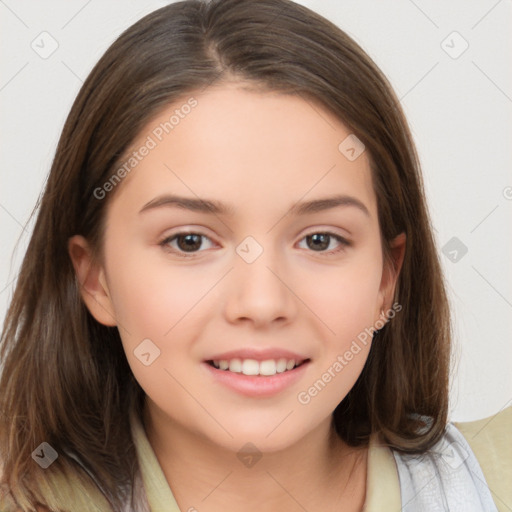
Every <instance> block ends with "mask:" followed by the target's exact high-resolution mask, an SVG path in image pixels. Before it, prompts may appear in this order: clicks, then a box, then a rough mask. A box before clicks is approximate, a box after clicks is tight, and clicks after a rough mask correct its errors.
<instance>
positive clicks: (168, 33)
mask: <svg viewBox="0 0 512 512" xmlns="http://www.w3.org/2000/svg"><path fill="white" fill-rule="evenodd" d="M233 79H236V80H238V81H241V82H243V83H246V84H249V85H251V84H252V85H253V86H254V87H262V89H263V90H268V91H280V92H283V93H286V94H299V95H301V96H302V97H303V98H305V99H308V100H311V101H316V102H318V103H319V104H321V105H323V106H324V107H325V108H327V109H328V110H329V111H331V112H332V113H334V114H335V115H336V116H337V117H338V118H339V119H340V120H341V121H342V122H343V123H344V124H345V125H346V126H347V127H348V128H349V129H350V131H351V132H352V133H354V134H355V135H356V136H357V137H358V138H359V139H360V140H361V141H362V142H363V143H364V144H365V146H366V149H367V151H368V154H369V157H370V162H371V171H372V180H373V185H374V188H375V192H376V196H377V203H378V212H379V223H380V228H381V235H382V241H383V251H384V254H385V255H386V256H389V254H390V246H389V242H390V241H391V240H392V239H393V238H394V237H395V236H396V235H398V234H399V233H401V232H404V233H405V234H406V237H407V239H406V249H405V257H404V261H403V266H402V269H401V272H400V277H399V280H398V283H397V287H396V290H395V300H396V301H397V302H398V303H400V304H401V305H402V306H403V309H402V311H401V312H400V313H399V314H398V315H396V317H395V318H393V320H392V321H390V322H388V323H387V324H386V325H385V326H384V327H383V328H382V329H381V330H380V331H379V333H378V334H377V335H376V338H375V342H374V343H373V345H372V348H371V350H370V354H369V357H368V360H367V362H366V365H365V367H364V369H363V371H362V373H361V375H360V377H359V379H358V380H357V382H356V384H355V385H354V387H353V389H352V390H351V391H350V392H349V394H348V395H347V396H346V398H345V399H344V400H343V401H342V402H341V403H340V404H339V406H338V407H337V408H336V410H335V411H334V414H333V422H334V426H335V428H336V431H337V432H338V434H339V435H340V436H341V438H343V439H344V440H345V441H346V442H347V443H349V444H351V445H358V444H361V443H367V442H368V438H369V435H370V434H371V433H372V432H374V431H380V432H382V434H383V437H384V439H385V440H386V441H387V443H388V444H389V446H391V447H393V448H395V449H397V450H401V451H406V452H422V451H424V450H426V449H427V448H429V447H430V446H432V445H433V444H434V443H435V442H436V441H437V440H438V439H439V438H440V436H441V435H442V433H443V431H444V428H445V425H446V422H447V409H448V373H449V356H450V336H451V327H450V317H449V309H448V302H447V298H446V293H445V285H444V282H443V276H442V273H441V269H440V263H439V260H438V256H437V252H436V248H435V244H434V240H433V235H432V227H431V225H430V220H429V216H428V211H427V206H426V201H425V198H424V192H423V184H422V178H421V175H420V170H419V162H418V157H417V154H416V151H415V148H414V144H413V141H412V137H411V134H410V131H409V128H408V125H407V122H406V120H405V118H404V115H403V113H402V110H401V108H400V104H399V101H398V99H397V97H396V96H395V94H394V93H393V91H392V89H391V86H390V84H389V83H388V81H387V79H386V78H385V77H384V76H383V74H382V73H381V71H380V70H379V69H378V68H377V66H376V65H375V64H374V63H373V61H372V60H371V59H370V58H369V57H368V56H367V55H366V53H365V52H364V51H363V50H362V49H361V48H360V47H359V46H358V45H357V44H356V43H355V42H354V41H353V40H352V39H351V38H350V37H349V36H347V35H346V34H345V33H344V32H343V31H341V30H340V29H339V28H338V27H336V26H335V25H334V24H332V23H331V22H329V21H327V20H326V19H324V18H322V17H321V16H319V15H317V14H316V13H314V12H312V11H310V10H309V9H307V8H305V7H302V6H300V5H297V4H295V3H293V2H291V1H289V0H258V1H254V0H213V1H211V2H209V3H206V2H204V1H198V0H189V1H184V2H178V3H174V4H171V5H168V6H166V7H164V8H161V9H159V10H157V11H155V12H153V13H151V14H149V15H148V16H146V17H144V18H143V19H141V20H140V21H138V22H137V23H136V24H134V25H133V26H132V27H130V28H129V29H127V30H126V31H125V32H124V33H123V34H122V35H121V36H120V37H119V38H118V39H117V40H116V41H115V42H114V43H113V44H112V46H111V47H110V48H109V49H108V50H107V52H106V53H105V54H104V55H103V57H102V58H101V60H100V61H99V62H98V63H97V65H96V66H95V67H94V69H93V70H92V72H91V73H90V75H89V77H88V78H87V80H86V81H85V83H84V85H83V87H82V88H81V90H80V92H79V94H78V96H77V98H76V100H75V102H74V104H73V107H72V109H71V112H70V114H69V116H68V118H67V121H66V123H65V126H64V128H63V131H62V135H61V138H60V141H59V144H58V147H57V151H56V155H55V159H54V161H53V165H52V168H51V171H50V174H49V178H48V181H47V184H46V188H45V191H44V194H43V195H42V197H41V198H40V201H39V202H38V205H37V206H38V207H39V212H38V214H37V222H36V224H35V228H34V230H33V234H32V237H31V239H30V243H29V246H28V249H27V251H26V255H25V258H24V260H23V263H22V266H21V271H20V273H19V277H18V281H17V283H16V288H15V292H14V296H13V299H12V302H11V304H10V307H9V310H8V313H7V317H6V321H5V325H4V330H3V333H2V338H1V351H0V358H1V359H0V362H1V364H3V372H2V375H1V380H0V386H1V390H2V392H1V397H0V412H1V414H0V427H1V428H0V459H1V460H2V462H3V465H4V474H3V477H2V480H0V483H4V484H5V485H7V489H8V490H9V491H10V493H11V495H12V497H13V499H14V500H15V501H16V502H17V503H18V504H19V506H20V507H21V508H22V509H23V510H33V508H31V507H33V506H34V503H35V502H39V503H42V504H45V505H51V504H52V505H51V507H52V508H54V507H56V506H57V505H56V502H55V501H51V499H50V498H49V497H48V495H47V494H46V495H45V493H44V492H43V484H42V481H43V479H46V478H48V477H49V475H52V474H65V475H74V476H76V477H80V478H81V479H82V482H86V481H87V478H88V477H87V476H86V473H84V469H85V470H86V471H87V472H88V473H90V474H91V475H94V476H95V477H96V478H97V480H98V481H100V482H102V485H103V489H102V492H103V493H104V494H105V496H107V497H108V499H109V501H110V503H111V506H112V509H113V510H121V505H122V503H123V501H124V500H125V498H126V496H125V495H124V494H123V492H121V489H126V488H130V485H131V483H133V479H134V475H135V474H136V472H137V463H136V455H135V451H134V445H133V441H132V439H131V433H130V429H129V417H128V411H129V408H130V407H131V406H135V407H136V408H137V411H138V413H139V414H140V411H141V407H142V403H143V399H144V393H143V390H142V388H141V387H140V386H139V385H138V383H137V382H136V380H135V379H134V377H133V374H132V373H131V370H130V368H129V366H128V363H127V360H126V356H125V354H124V351H123V348H122V345H121V340H120V337H119V333H118V331H117V328H113V327H106V326H104V325H100V324H99V323H98V322H96V321H95V320H94V319H93V317H92V316H91V314H90V313H89V312H88V310H87V308H86V307H85V305H84V303H83V301H82V299H81V296H80V288H79V286H80V285H79V283H78V282H77V279H76V276H75V273H74V269H73V266H72V263H71V260H70V257H69V255H68V251H67V242H68V239H69V238H70V237H71V236H72V235H75V234H81V235H83V236H84V237H86V238H87V239H88V240H89V242H90V243H91V244H92V246H93V247H94V249H95V252H96V254H97V256H98V258H101V249H102V238H103V227H104V226H103V222H104V219H105V211H106V210H105V209H106V207H107V204H108V200H109V199H110V198H111V197H112V195H113V193H111V194H110V195H109V196H108V197H107V198H106V199H105V200H103V201H101V200H98V199H97V198H96V197H95V195H94V190H95V189H96V188H97V187H101V186H102V184H104V183H105V182H106V181H107V180H108V179H109V178H110V177H111V176H112V174H113V170H114V169H115V166H116V164H117V163H118V162H119V161H120V159H121V157H122V156H123V153H125V152H126V151H127V150H128V149H129V147H130V144H131V143H132V142H133V141H134V139H135V137H136V136H137V135H138V134H139V133H140V131H141V130H142V128H143V127H145V126H146V125H147V123H148V121H149V120H150V119H151V118H153V117H154V116H155V115H156V114H158V113H159V112H160V111H161V110H162V109H163V108H164V107H166V106H168V105H169V104H170V103H172V102H175V101H177V100H178V99H179V98H182V97H184V95H186V94H191V93H192V92H194V91H200V90H201V89H204V88H205V87H208V86H209V85H210V84H218V83H220V82H222V80H233ZM117 188H119V187H117ZM418 415H420V416H428V417H429V418H430V419H429V422H428V424H427V428H423V429H420V428H419V427H421V425H422V423H421V422H419V421H418ZM43 441H46V442H48V443H49V444H50V445H51V446H52V447H53V448H55V450H56V451H57V452H58V453H59V454H61V455H62V454H68V455H69V457H65V456H60V457H59V458H58V459H57V460H56V461H55V462H54V463H53V464H52V466H51V467H50V468H48V469H47V470H46V472H41V471H40V469H39V467H37V466H36V465H35V464H34V462H33V460H32V458H31V453H32V451H33V450H34V449H35V447H37V446H38V445H39V444H40V443H41V442H43ZM73 456H75V457H76V458H77V459H79V460H80V461H81V463H82V466H83V468H84V469H83V468H82V467H81V466H79V465H78V464H77V463H76V462H75V459H74V458H73ZM84 485H85V484H84ZM126 486H128V487H126Z"/></svg>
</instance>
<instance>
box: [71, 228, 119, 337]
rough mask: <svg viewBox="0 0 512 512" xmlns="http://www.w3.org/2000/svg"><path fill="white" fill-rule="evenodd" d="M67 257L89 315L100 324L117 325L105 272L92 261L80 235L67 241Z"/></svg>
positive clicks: (90, 254) (84, 241)
mask: <svg viewBox="0 0 512 512" xmlns="http://www.w3.org/2000/svg"><path fill="white" fill-rule="evenodd" d="M68 252H69V257H70V258H71V261H72V263H73V268H74V269H75V275H76V278H77V281H78V284H79V286H80V295H81V296H82V300H83V301H84V303H85V305H86V307H87V309H88V310H89V312H90V313H91V315H92V316H93V317H94V318H95V319H96V320H97V321H98V322H99V323H101V324H103V325H107V326H110V327H113V326H115V325H117V322H116V319H115V314H114V308H113V304H112V300H111V297H110V292H109V289H108V285H107V281H106V277H105V271H104V269H103V267H102V266H101V265H99V264H98V263H97V262H95V261H94V258H93V257H92V251H91V248H90V246H89V243H88V242H87V240H86V239H85V238H84V237H83V236H81V235H75V236H72V237H71V238H70V239H69V240H68Z"/></svg>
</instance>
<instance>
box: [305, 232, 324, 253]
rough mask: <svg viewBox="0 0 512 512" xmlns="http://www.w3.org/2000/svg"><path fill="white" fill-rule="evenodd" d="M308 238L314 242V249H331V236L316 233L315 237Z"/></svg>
mask: <svg viewBox="0 0 512 512" xmlns="http://www.w3.org/2000/svg"><path fill="white" fill-rule="evenodd" d="M308 238H309V240H310V241H312V242H313V247H312V249H314V248H317V249H327V247H329V235H327V234H325V233H315V234H314V235H309V237H308Z"/></svg>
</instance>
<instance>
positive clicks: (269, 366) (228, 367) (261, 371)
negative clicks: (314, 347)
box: [205, 358, 310, 377]
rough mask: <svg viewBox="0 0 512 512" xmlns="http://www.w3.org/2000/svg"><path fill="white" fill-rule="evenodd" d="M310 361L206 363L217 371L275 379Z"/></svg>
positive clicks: (278, 360)
mask: <svg viewBox="0 0 512 512" xmlns="http://www.w3.org/2000/svg"><path fill="white" fill-rule="evenodd" d="M309 361H310V359H291V358H290V359H287V358H279V359H265V360H263V361H258V360H256V359H249V358H247V359H240V358H233V359H215V360H209V361H205V362H206V363H207V364H208V365H209V366H211V367H212V368H215V369H217V370H220V371H223V372H229V373H236V374H240V375H246V376H251V377H273V376H275V375H278V374H284V373H288V372H292V371H293V370H295V369H296V368H299V367H301V366H303V365H305V364H307V363H309Z"/></svg>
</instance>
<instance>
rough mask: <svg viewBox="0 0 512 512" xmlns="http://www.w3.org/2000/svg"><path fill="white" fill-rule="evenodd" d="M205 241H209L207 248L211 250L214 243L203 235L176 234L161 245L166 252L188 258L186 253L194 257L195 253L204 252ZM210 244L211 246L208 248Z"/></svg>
mask: <svg viewBox="0 0 512 512" xmlns="http://www.w3.org/2000/svg"><path fill="white" fill-rule="evenodd" d="M205 240H207V241H208V243H207V244H206V248H207V249H208V248H211V247H212V246H213V243H212V241H211V240H210V238H208V237H207V236H206V235H202V234H201V233H176V234H174V235H172V236H169V237H167V238H165V239H164V240H162V241H161V242H160V245H161V246H162V247H163V248H164V249H165V250H166V251H169V252H172V253H176V254H178V255H182V256H186V254H184V253H190V255H193V253H198V252H202V250H204V249H205V247H204V245H205ZM208 244H210V245H209V246H208Z"/></svg>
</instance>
